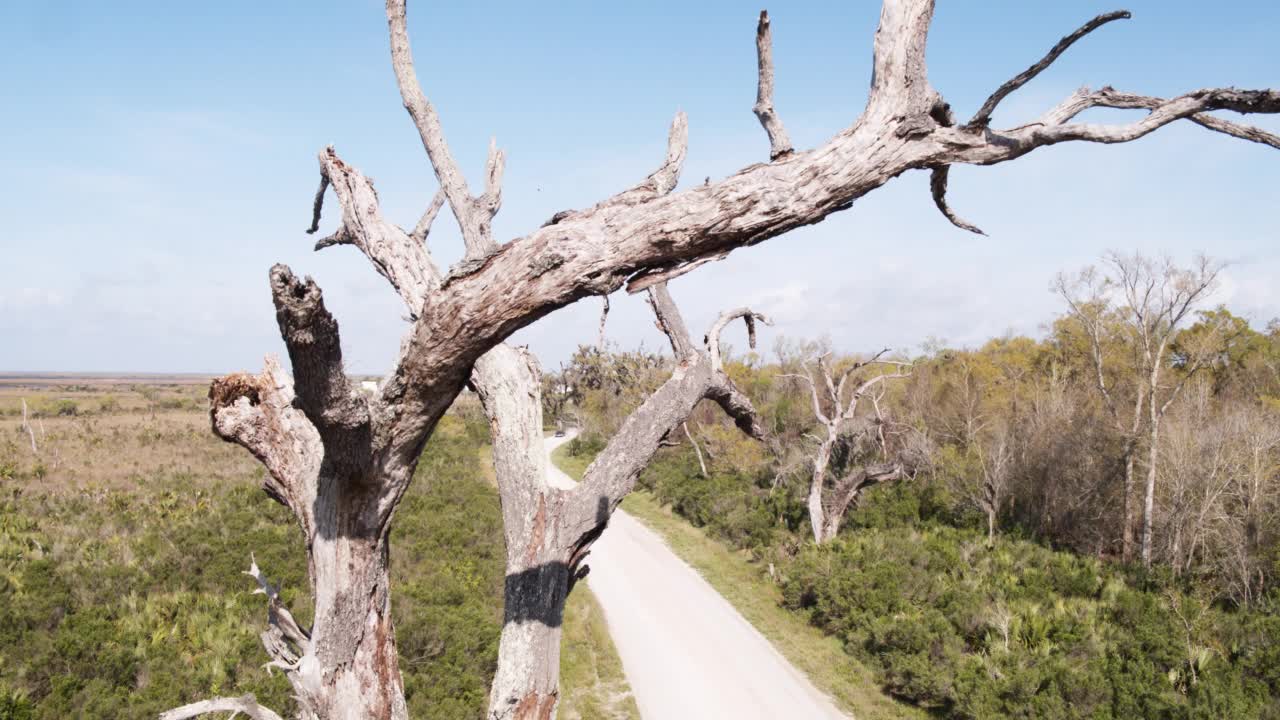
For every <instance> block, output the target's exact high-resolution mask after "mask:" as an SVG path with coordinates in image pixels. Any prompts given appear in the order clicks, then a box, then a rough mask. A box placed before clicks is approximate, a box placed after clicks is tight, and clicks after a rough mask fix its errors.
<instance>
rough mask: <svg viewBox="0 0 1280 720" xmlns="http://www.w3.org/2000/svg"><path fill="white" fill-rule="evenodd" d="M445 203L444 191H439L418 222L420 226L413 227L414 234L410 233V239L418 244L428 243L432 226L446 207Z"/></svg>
mask: <svg viewBox="0 0 1280 720" xmlns="http://www.w3.org/2000/svg"><path fill="white" fill-rule="evenodd" d="M444 202H445V194H444V190H443V189H441V190H437V191H436V194H435V197H433V198H431V204H430V205H428V206H427V209H426V211H425V212H423V213H422V217H421V218H420V219H419V220H418V224H417V225H414V226H413V232H411V233H409V237H410V238H412V239H413V240H414V241H416V242H426V241H427V236H428V235H430V234H431V224H432V223H434V222H435V220H436V215H437V214H438V213H439V212H440V208H442V207H444Z"/></svg>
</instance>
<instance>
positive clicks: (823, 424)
mask: <svg viewBox="0 0 1280 720" xmlns="http://www.w3.org/2000/svg"><path fill="white" fill-rule="evenodd" d="M885 352H887V351H883V350H882V351H881V352H879V353H877V354H876V355H875V356H874V357H872V358H871V359H870V360H866V361H863V362H856V363H854V364H853V365H852V366H850V367H849V368H848V369H847V370H845V371H844V372H842V373H840V379H839V380H836V379H835V377H834V376H833V375H832V370H831V365H830V363H828V362H827V358H826V356H825V355H823V356H819V357H818V362H817V369H816V371H814V370H813V369H810V368H807V367H806V372H805V373H803V374H800V375H786V376H784V377H794V378H799V379H800V380H801V381H803V382H804V383H805V384H806V385H808V386H809V394H810V399H811V400H812V401H813V415H814V417H815V418H817V420H818V424H819V426H820V428H819V432H821V433H822V434H821V435H819V436H818V437H817V440H818V445H817V447H816V448H815V449H814V451H813V457H812V463H813V473H812V475H811V476H810V478H809V499H808V506H809V524H810V525H811V526H812V528H813V540H814V542H816V543H818V544H822V543H825V542H828V541H830V540H834V539H835V537H836V535H837V534H839V532H840V524H841V523H842V522H843V520H844V516H845V514H846V513H847V512H848V511H849V509H850V507H855V508H856V507H857V506H858V501H859V499H860V498H861V496H862V492H863V491H864V490H866V489H867V488H870V487H872V486H873V485H878V484H879V483H882V482H888V481H891V480H897V479H899V478H901V477H902V475H903V473H904V472H905V470H904V468H903V465H902V463H901V462H898V461H896V460H892V459H890V457H889V447H888V442H887V439H886V437H885V419H884V415H883V414H882V413H881V411H880V400H881V399H882V397H883V383H884V382H885V381H887V380H892V379H895V378H905V377H910V376H911V373H910V372H906V371H903V368H909V367H910V365H909V364H908V363H901V362H896V361H892V360H881V359H880V357H881V356H882V355H884V353H885ZM877 365H887V366H889V367H892V368H896V369H898V370H899V371H898V372H885V373H880V374H878V375H875V376H873V377H870V378H867V379H865V380H861V381H859V379H858V372H859V371H860V370H862V369H863V368H866V367H869V366H877ZM850 380H852V381H853V383H854V384H852V385H850ZM846 385H848V386H849V387H850V391H849V393H848V395H847V397H846V394H845V386H846ZM819 387H821V388H822V389H821V390H819ZM876 391H878V392H879V394H874V393H875V392H876ZM863 398H866V399H868V400H869V401H870V402H871V405H872V407H873V408H874V412H873V413H872V414H870V415H868V416H859V414H858V410H859V405H860V403H861V402H862V400H863ZM867 445H870V446H872V447H874V448H875V452H876V453H878V455H879V457H880V460H881V461H880V462H875V463H861V462H857V461H856V460H854V461H853V462H852V463H846V464H852V467H848V468H846V469H845V472H844V474H843V476H842V477H840V478H839V479H836V480H832V479H831V478H830V477H829V474H830V472H831V470H832V469H833V468H832V456H833V455H835V454H836V451H837V449H842V450H844V452H843V453H842V454H847V455H860V454H866V453H865V450H862V447H863V446H867ZM841 446H843V447H841Z"/></svg>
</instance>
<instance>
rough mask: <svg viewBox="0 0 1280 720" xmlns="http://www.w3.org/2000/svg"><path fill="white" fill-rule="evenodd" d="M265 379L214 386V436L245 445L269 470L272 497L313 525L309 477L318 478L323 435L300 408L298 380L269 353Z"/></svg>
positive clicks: (231, 378) (230, 379)
mask: <svg viewBox="0 0 1280 720" xmlns="http://www.w3.org/2000/svg"><path fill="white" fill-rule="evenodd" d="M264 365H265V368H264V370H263V372H262V373H261V374H260V375H247V374H244V373H237V374H233V375H228V376H225V377H220V378H217V379H215V380H214V381H213V383H211V384H210V386H209V416H210V420H211V421H212V424H213V432H214V434H216V435H217V436H218V437H220V438H222V439H223V440H226V441H228V442H234V443H236V444H238V445H240V446H242V447H244V448H245V449H246V450H248V451H249V452H251V453H253V456H254V457H256V458H258V460H259V461H260V462H262V464H263V466H265V467H266V469H267V473H268V475H267V477H266V478H264V480H263V484H264V489H265V490H266V492H267V494H268V495H270V496H271V497H272V498H274V499H275V500H277V501H278V502H280V503H283V504H284V505H287V506H288V507H290V508H292V509H293V511H294V512H296V513H298V514H299V515H300V517H302V518H303V524H304V525H306V524H307V523H309V522H310V520H309V518H310V515H311V512H312V508H311V503H310V499H311V498H310V497H309V496H308V494H307V491H306V490H305V486H306V483H305V479H307V478H312V477H314V476H315V474H316V471H317V469H318V467H319V465H320V460H321V457H322V456H323V452H322V450H321V445H320V435H319V433H318V432H317V431H316V428H315V426H314V425H312V423H311V421H310V420H308V419H307V416H306V415H305V414H304V413H303V412H302V411H301V410H300V409H299V408H297V407H295V406H294V398H295V396H294V391H293V381H292V380H291V379H290V378H289V376H288V375H286V374H285V372H284V371H283V370H282V369H281V368H280V363H279V361H277V360H276V358H275V357H274V356H271V355H268V356H267V357H266V359H265V361H264Z"/></svg>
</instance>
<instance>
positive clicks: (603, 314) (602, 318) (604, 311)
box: [596, 295, 665, 352]
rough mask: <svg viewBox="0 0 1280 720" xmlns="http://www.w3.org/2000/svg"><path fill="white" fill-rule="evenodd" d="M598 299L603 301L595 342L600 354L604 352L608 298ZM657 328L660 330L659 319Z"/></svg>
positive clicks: (660, 321)
mask: <svg viewBox="0 0 1280 720" xmlns="http://www.w3.org/2000/svg"><path fill="white" fill-rule="evenodd" d="M600 299H601V300H603V301H604V306H603V307H602V308H600V337H599V339H597V340H596V349H597V350H599V351H600V352H604V349H605V336H604V324H605V321H606V320H608V319H609V296H608V295H601V296H600ZM655 312H656V311H655ZM658 328H659V329H662V318H661V317H659V318H658ZM664 332H665V331H664Z"/></svg>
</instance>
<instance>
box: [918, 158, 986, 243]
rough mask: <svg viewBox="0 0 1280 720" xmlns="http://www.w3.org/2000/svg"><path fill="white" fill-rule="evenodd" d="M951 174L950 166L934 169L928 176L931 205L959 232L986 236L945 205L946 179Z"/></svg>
mask: <svg viewBox="0 0 1280 720" xmlns="http://www.w3.org/2000/svg"><path fill="white" fill-rule="evenodd" d="M950 174H951V166H950V165H943V166H941V167H936V168H934V169H933V170H932V171H931V173H930V175H929V190H930V191H932V193H933V204H934V205H937V206H938V210H940V211H941V212H942V215H943V217H945V218H946V219H947V220H950V221H951V224H952V225H955V226H956V227H958V228H960V229H961V230H968V231H969V232H971V233H977V234H979V235H986V233H984V232H982V230H981V229H980V228H979V227H978V226H976V225H973V224H971V223H969V222H967V221H965V220H964V218H961V217H960V216H959V215H957V214H956V212H955V211H954V210H952V209H951V206H950V205H948V204H947V177H948V176H949V175H950Z"/></svg>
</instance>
